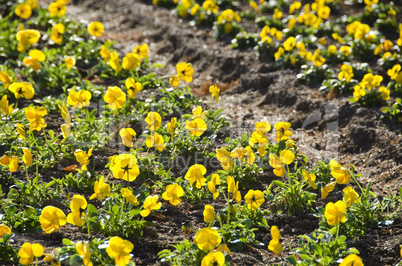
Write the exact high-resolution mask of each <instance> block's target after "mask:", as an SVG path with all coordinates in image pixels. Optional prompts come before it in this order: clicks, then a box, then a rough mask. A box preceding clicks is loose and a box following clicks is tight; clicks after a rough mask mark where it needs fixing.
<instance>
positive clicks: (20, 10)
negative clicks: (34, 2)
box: [15, 4, 32, 19]
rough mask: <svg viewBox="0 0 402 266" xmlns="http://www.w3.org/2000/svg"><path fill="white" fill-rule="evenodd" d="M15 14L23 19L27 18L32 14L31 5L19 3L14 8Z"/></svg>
mask: <svg viewBox="0 0 402 266" xmlns="http://www.w3.org/2000/svg"><path fill="white" fill-rule="evenodd" d="M15 14H16V15H17V16H19V17H20V18H23V19H28V18H30V17H31V15H32V7H31V6H30V5H28V4H19V5H18V6H17V8H16V9H15Z"/></svg>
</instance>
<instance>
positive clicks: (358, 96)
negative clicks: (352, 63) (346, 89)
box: [353, 85, 366, 101]
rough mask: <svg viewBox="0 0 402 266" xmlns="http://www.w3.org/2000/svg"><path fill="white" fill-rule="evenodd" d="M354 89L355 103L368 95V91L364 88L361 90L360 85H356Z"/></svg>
mask: <svg viewBox="0 0 402 266" xmlns="http://www.w3.org/2000/svg"><path fill="white" fill-rule="evenodd" d="M353 89H354V92H353V98H354V100H355V101H358V100H360V99H361V98H362V97H363V96H364V95H366V90H365V89H364V88H361V87H360V86H359V85H355V86H354V87H353Z"/></svg>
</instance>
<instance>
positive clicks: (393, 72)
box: [387, 64, 401, 80]
mask: <svg viewBox="0 0 402 266" xmlns="http://www.w3.org/2000/svg"><path fill="white" fill-rule="evenodd" d="M400 72H401V65H400V64H397V65H394V66H393V67H392V68H391V69H388V71H387V74H388V76H389V77H390V78H391V79H392V80H395V79H396V78H397V77H398V75H399V73H400Z"/></svg>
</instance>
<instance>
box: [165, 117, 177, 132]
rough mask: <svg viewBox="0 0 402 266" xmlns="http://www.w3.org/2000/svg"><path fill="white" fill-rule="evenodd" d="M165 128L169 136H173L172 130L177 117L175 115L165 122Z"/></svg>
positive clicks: (175, 124) (174, 127) (175, 125)
mask: <svg viewBox="0 0 402 266" xmlns="http://www.w3.org/2000/svg"><path fill="white" fill-rule="evenodd" d="M166 127H167V129H168V130H169V132H170V134H171V136H172V137H173V135H174V131H175V129H176V127H177V118H176V117H172V119H171V120H170V122H168V123H167V125H166Z"/></svg>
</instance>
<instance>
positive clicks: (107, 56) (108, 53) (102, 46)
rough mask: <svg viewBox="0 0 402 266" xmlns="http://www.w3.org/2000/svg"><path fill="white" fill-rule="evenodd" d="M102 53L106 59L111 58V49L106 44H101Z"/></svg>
mask: <svg viewBox="0 0 402 266" xmlns="http://www.w3.org/2000/svg"><path fill="white" fill-rule="evenodd" d="M100 55H101V56H102V57H103V59H105V61H108V60H109V58H110V51H109V49H108V48H107V46H106V45H104V44H102V45H101V50H100Z"/></svg>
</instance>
